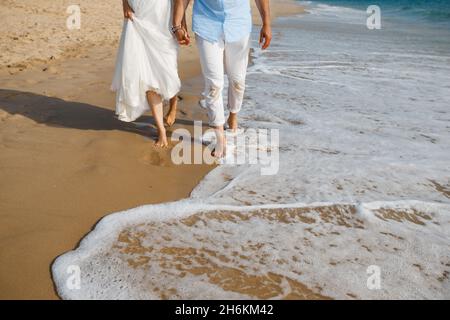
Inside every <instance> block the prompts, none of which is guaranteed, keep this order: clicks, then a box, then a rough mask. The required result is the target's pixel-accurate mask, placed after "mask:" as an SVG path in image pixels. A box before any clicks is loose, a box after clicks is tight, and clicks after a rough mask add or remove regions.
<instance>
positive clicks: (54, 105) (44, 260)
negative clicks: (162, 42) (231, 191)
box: [0, 0, 301, 299]
mask: <svg viewBox="0 0 450 320" xmlns="http://www.w3.org/2000/svg"><path fill="white" fill-rule="evenodd" d="M43 2H45V1H43ZM36 3H37V4H38V5H39V4H41V3H42V2H36ZM86 3H87V2H86ZM288 3H292V5H293V6H295V7H297V8H299V11H298V12H294V14H295V13H300V12H301V9H300V8H301V7H300V6H299V5H298V4H295V3H293V2H291V1H284V0H283V1H276V2H274V3H272V13H273V18H276V17H277V16H280V15H285V14H288V13H292V8H293V7H289V10H287V9H286V8H287V7H283V6H286V5H287V4H288ZM84 4H85V3H84V2H82V3H81V5H84ZM52 5H53V4H52ZM102 5H103V4H101V5H100V7H102ZM52 8H53V9H52ZM52 10H53V11H52ZM47 11H49V12H50V13H48V12H47ZM118 12H119V14H120V13H121V12H120V10H119V11H118ZM40 13H42V14H43V16H45V14H47V13H48V14H55V12H54V7H51V8H50V9H48V10H47V9H46V8H43V9H42V10H40ZM116 18H118V19H120V16H118V17H116V15H114V17H112V18H111V19H113V20H114V19H116ZM86 20H87V24H88V27H87V28H86V31H88V33H89V30H92V29H91V28H94V27H95V24H93V25H90V22H89V19H86ZM108 21H109V20H102V21H101V23H102V24H103V27H102V28H104V26H105V25H107V24H108V23H109V22H108ZM60 22H61V21H60ZM116 27H117V26H116ZM120 27H121V26H120ZM7 29H8V28H5V30H7ZM102 30H103V29H102ZM119 31H120V28H119ZM117 32H118V31H117V30H116V29H114V30H113V31H112V32H111V35H109V36H108V37H107V39H106V40H104V39H102V40H101V41H100V42H99V45H97V46H94V47H92V48H89V49H87V48H86V46H78V47H76V49H73V48H72V49H70V48H69V49H68V51H67V52H63V53H62V54H61V55H60V56H58V55H57V54H54V53H52V54H51V58H48V59H47V60H45V59H41V58H36V59H34V58H30V59H27V60H26V61H25V62H24V61H16V62H9V65H10V66H11V67H9V68H8V67H6V68H0V82H1V84H2V86H1V89H0V107H1V108H0V123H1V124H2V126H1V129H0V132H1V137H2V139H1V141H0V150H1V152H0V166H1V167H2V170H1V172H0V177H1V181H2V182H4V183H3V184H2V185H1V187H0V188H1V192H0V194H1V198H0V199H1V200H2V201H1V202H0V211H1V212H2V217H1V219H2V223H1V227H0V228H1V229H0V233H1V234H2V236H3V237H2V240H1V242H0V253H1V256H2V257H8V259H7V260H6V259H5V260H4V261H2V264H1V267H0V274H1V279H0V283H1V285H2V290H0V299H58V298H59V297H58V296H57V295H56V292H55V290H54V287H53V282H52V279H51V275H50V266H51V263H52V262H53V261H54V259H55V258H56V257H57V256H59V255H61V254H63V253H64V252H67V251H69V250H71V249H74V248H76V247H77V245H78V243H79V241H80V239H82V238H83V237H84V236H85V235H86V234H87V233H89V232H90V231H91V230H92V229H93V228H94V227H95V225H96V224H97V222H98V221H99V220H100V219H101V218H103V217H105V216H106V215H108V213H112V212H118V211H123V210H126V209H129V208H134V207H137V206H140V205H146V204H153V203H163V202H170V201H175V200H180V199H183V198H186V197H188V196H189V194H190V192H191V191H192V189H193V188H194V187H195V186H196V185H198V183H199V182H200V180H201V179H202V178H203V177H204V176H205V175H206V174H207V173H208V172H210V171H211V170H212V167H211V166H206V165H199V166H194V167H192V166H174V165H172V164H171V163H170V155H169V151H161V150H156V149H155V148H153V147H149V146H150V144H151V140H150V139H149V135H148V132H147V131H145V130H143V129H142V128H139V127H136V126H133V125H126V124H123V123H120V122H118V121H117V120H115V119H114V118H113V109H114V95H113V94H112V93H111V92H110V91H109V82H110V79H112V73H113V67H114V60H115V54H116V50H117V48H116V45H117V43H118V36H117ZM64 34H65V33H64ZM72 36H74V35H73V34H72V35H71V37H72ZM97 36H98V35H97ZM116 36H117V39H115V37H116ZM11 37H13V38H14V37H16V36H15V35H11ZM46 37H47V40H48V34H47V35H44V37H42V38H40V40H36V41H29V42H30V43H31V42H35V45H36V46H38V45H39V44H38V43H39V41H44V42H45V38H46ZM54 37H55V38H57V37H58V33H56V35H55V36H54ZM25 38H28V39H30V38H32V35H28V36H26V37H25ZM78 39H79V40H78V41H77V42H78V43H81V42H83V41H85V39H83V37H79V38H78ZM94 40H95V37H94V38H93V39H91V38H88V39H87V40H86V43H84V44H88V43H90V42H89V41H94ZM11 41H12V42H13V43H20V42H21V41H22V39H21V38H20V39H19V40H14V39H13V40H11ZM11 41H10V42H11ZM27 41H28V40H27ZM33 46H34V45H33ZM25 47H27V46H25ZM50 49H51V48H49V50H50ZM56 49H59V48H58V46H56ZM27 50H32V49H27ZM52 50H53V49H52ZM50 51H51V50H50ZM5 52H6V53H7V52H8V51H5ZM23 53H24V52H23V51H22V52H19V55H20V54H23ZM33 59H34V60H33ZM195 61H197V63H195ZM2 66H4V64H3V63H2ZM199 75H200V67H199V64H198V59H197V53H196V49H195V47H194V45H191V46H190V47H189V48H183V49H182V51H181V55H180V77H181V78H182V80H185V83H184V85H183V88H182V92H181V93H180V95H181V96H182V98H183V100H182V101H181V102H180V112H179V120H180V121H179V123H178V124H176V125H175V126H174V129H175V128H179V127H182V128H187V129H188V130H191V129H192V121H191V120H190V119H201V120H206V116H205V114H204V113H203V112H202V110H200V108H199V107H198V106H197V95H196V94H193V92H200V89H199V85H200V82H201V81H199ZM149 120H150V117H149V116H148V115H146V116H144V117H143V118H142V119H141V120H140V122H147V123H148V121H149ZM121 131H125V133H124V132H121ZM124 145H125V146H126V148H127V152H124V147H123V146H124ZM124 186H125V189H126V191H125V192H124V190H123V189H124Z"/></svg>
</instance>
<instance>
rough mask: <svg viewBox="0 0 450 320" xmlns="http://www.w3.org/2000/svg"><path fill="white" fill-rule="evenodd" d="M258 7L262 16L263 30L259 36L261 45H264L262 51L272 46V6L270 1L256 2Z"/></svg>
mask: <svg viewBox="0 0 450 320" xmlns="http://www.w3.org/2000/svg"><path fill="white" fill-rule="evenodd" d="M255 1H256V6H257V7H258V10H259V14H260V15H261V20H262V24H263V26H262V28H261V32H260V34H259V44H260V45H262V49H263V50H265V49H267V48H268V47H269V46H270V41H272V28H271V27H270V24H271V19H270V6H269V0H255Z"/></svg>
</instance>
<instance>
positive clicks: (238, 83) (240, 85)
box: [231, 79, 245, 94]
mask: <svg viewBox="0 0 450 320" xmlns="http://www.w3.org/2000/svg"><path fill="white" fill-rule="evenodd" d="M231 85H232V86H233V89H234V90H235V91H236V92H238V93H239V94H243V93H244V91H245V81H242V80H237V79H234V80H232V81H231Z"/></svg>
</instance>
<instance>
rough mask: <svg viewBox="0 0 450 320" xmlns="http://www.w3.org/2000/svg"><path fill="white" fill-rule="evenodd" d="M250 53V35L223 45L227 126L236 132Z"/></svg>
mask: <svg viewBox="0 0 450 320" xmlns="http://www.w3.org/2000/svg"><path fill="white" fill-rule="evenodd" d="M249 51H250V35H249V36H248V37H245V38H244V39H242V40H240V41H237V42H230V43H226V44H225V67H226V73H227V76H228V82H229V86H228V110H229V111H230V116H229V118H228V126H229V127H230V129H232V130H236V129H237V126H238V122H237V114H238V112H239V111H240V110H241V107H242V102H243V100H244V92H245V78H246V75H247V66H248V57H249Z"/></svg>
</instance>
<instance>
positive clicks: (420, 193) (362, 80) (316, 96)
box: [52, 1, 450, 299]
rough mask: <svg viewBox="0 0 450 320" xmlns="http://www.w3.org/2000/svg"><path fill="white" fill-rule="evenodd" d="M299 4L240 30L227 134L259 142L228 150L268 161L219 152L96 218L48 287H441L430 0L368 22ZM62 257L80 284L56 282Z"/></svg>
mask: <svg viewBox="0 0 450 320" xmlns="http://www.w3.org/2000/svg"><path fill="white" fill-rule="evenodd" d="M388 2H389V3H391V2H390V1H383V4H386V3H388ZM299 3H300V4H301V5H304V6H305V7H306V8H305V11H306V14H302V15H293V16H289V17H280V18H279V19H277V20H276V23H275V24H274V29H273V33H274V36H275V38H274V42H273V43H272V46H271V47H270V49H269V50H267V51H261V50H259V49H258V43H257V41H258V29H257V28H255V29H254V32H253V33H252V48H253V50H252V52H251V56H252V64H251V66H250V68H249V70H248V76H247V89H246V97H245V103H244V106H243V108H242V110H241V112H240V120H241V121H240V125H241V128H242V129H244V130H243V131H241V132H239V133H238V134H237V136H236V140H237V139H243V140H245V141H249V140H250V139H247V137H248V138H251V132H254V130H263V131H265V132H266V133H270V134H269V135H268V136H270V137H269V138H270V141H271V144H270V145H268V144H267V143H263V142H261V144H257V143H254V141H253V142H251V143H249V145H247V146H246V147H245V148H238V147H235V148H233V139H234V138H232V135H230V136H229V137H230V139H229V140H228V150H229V152H228V155H229V156H238V157H240V158H244V159H245V158H247V156H250V153H251V152H252V153H254V151H255V149H257V150H258V157H259V158H257V160H264V155H267V153H269V154H270V155H275V157H274V158H271V159H272V160H274V161H273V164H275V166H274V168H275V169H276V170H275V171H274V172H272V174H268V175H266V174H263V171H262V169H264V164H267V163H264V161H260V162H259V161H258V162H256V163H250V162H248V163H247V162H245V163H243V164H240V165H236V164H234V165H233V164H227V163H225V164H223V165H220V166H217V167H216V168H214V169H213V170H211V171H210V172H209V173H208V174H207V175H206V176H205V178H204V179H202V180H201V181H200V183H199V184H198V185H197V186H196V187H195V189H194V190H193V192H192V193H191V194H190V197H189V198H187V199H184V200H181V201H176V202H170V203H160V204H157V205H147V206H143V207H139V208H129V209H128V210H126V211H122V212H116V213H114V214H112V215H109V216H107V217H105V218H104V219H102V220H101V221H100V222H99V223H98V224H97V225H96V228H95V229H94V230H93V231H92V232H91V233H90V234H88V235H87V236H86V237H85V238H83V240H82V241H81V242H80V244H79V246H78V248H77V249H76V250H73V251H70V252H67V253H65V254H64V255H62V256H60V257H59V258H58V259H57V260H56V261H55V263H54V264H53V265H52V274H53V277H54V281H55V284H56V288H57V290H58V294H59V295H60V297H62V298H63V299H448V298H449V297H450V281H449V275H450V269H449V268H450V256H449V252H450V251H449V250H448V248H449V244H450V220H449V217H450V202H449V176H450V167H449V163H450V158H449V153H448V150H449V149H450V132H449V130H448V115H449V113H448V105H450V100H449V97H450V91H449V90H450V85H449V84H450V78H449V72H448V65H449V61H450V56H449V55H448V52H449V48H450V42H449V40H448V39H450V37H449V32H448V30H449V29H448V28H443V27H442V26H443V25H448V20H445V18H444V21H442V19H441V18H439V19H438V20H437V21H436V20H435V19H434V15H435V12H436V10H435V8H438V9H439V10H438V12H442V10H443V8H442V6H441V5H440V4H438V5H437V6H436V7H435V8H433V7H431V8H425V9H426V10H425V9H424V10H417V11H416V10H412V12H411V13H409V12H408V10H407V8H408V7H405V6H403V4H404V2H402V1H400V3H399V4H397V5H396V6H394V7H393V8H392V9H391V7H388V6H384V5H382V8H383V10H382V12H383V19H382V28H381V29H370V28H368V27H367V13H366V8H367V7H366V5H367V6H368V5H369V4H370V3H368V2H367V3H363V4H361V3H360V2H359V1H355V2H353V1H342V3H339V4H338V3H337V1H332V3H331V2H330V3H327V1H324V2H321V1H308V2H303V1H302V2H299ZM349 3H350V4H351V3H357V5H355V6H349ZM428 3H429V2H427V4H428ZM405 8H406V9H405ZM399 12H401V14H399ZM417 14H419V15H420V17H421V18H420V19H419V18H418V17H417ZM441 16H442V15H438V17H441ZM277 136H278V137H279V139H276V137H277ZM266 137H267V136H266ZM273 137H275V138H273ZM263 140H264V139H263ZM274 140H275V141H274ZM258 141H260V140H259V138H258ZM272 142H274V143H273V144H272ZM230 150H231V151H230ZM277 153H278V155H279V157H276V155H277ZM227 158H228V156H227ZM277 159H278V161H277ZM266 160H267V158H266ZM73 266H76V267H77V268H79V270H80V271H81V278H80V280H81V283H80V288H79V290H74V289H73V288H72V289H71V288H70V286H68V285H67V280H68V278H69V276H68V271H70V270H71V267H73Z"/></svg>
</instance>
